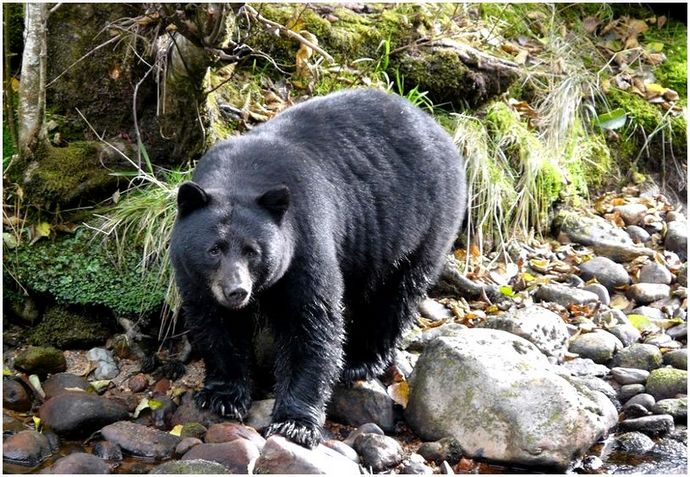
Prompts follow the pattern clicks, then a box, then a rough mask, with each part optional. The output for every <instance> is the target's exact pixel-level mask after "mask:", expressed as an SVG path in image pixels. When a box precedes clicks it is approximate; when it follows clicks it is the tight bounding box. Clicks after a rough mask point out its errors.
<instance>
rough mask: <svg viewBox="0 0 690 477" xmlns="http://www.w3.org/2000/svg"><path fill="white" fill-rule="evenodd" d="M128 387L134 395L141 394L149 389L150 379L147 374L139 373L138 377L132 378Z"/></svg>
mask: <svg viewBox="0 0 690 477" xmlns="http://www.w3.org/2000/svg"><path fill="white" fill-rule="evenodd" d="M127 386H128V387H129V390H130V391H132V392H133V393H140V392H142V391H144V390H146V388H147V387H149V378H148V377H146V375H145V374H143V373H139V374H137V375H136V376H132V377H131V378H129V381H127Z"/></svg>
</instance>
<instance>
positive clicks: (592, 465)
mask: <svg viewBox="0 0 690 477" xmlns="http://www.w3.org/2000/svg"><path fill="white" fill-rule="evenodd" d="M602 467H604V461H603V460H601V459H600V458H599V457H597V456H595V455H588V456H587V457H585V458H584V459H582V470H584V471H585V472H586V473H587V474H598V473H599V471H600V470H601V468H602Z"/></svg>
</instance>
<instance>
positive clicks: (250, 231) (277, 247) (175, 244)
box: [170, 182, 293, 309]
mask: <svg viewBox="0 0 690 477" xmlns="http://www.w3.org/2000/svg"><path fill="white" fill-rule="evenodd" d="M177 208H178V214H177V220H176V222H175V226H174V227H173V233H172V237H171V243H170V257H171V260H172V263H173V267H174V269H175V274H176V278H177V281H178V285H180V288H181V289H182V291H183V293H185V292H188V293H189V292H190V291H191V290H190V288H192V289H196V290H199V288H201V289H203V290H204V291H206V292H210V293H211V294H212V296H213V298H214V299H215V300H216V302H217V303H218V304H220V305H222V306H224V307H226V308H229V309H240V308H243V307H245V306H246V305H247V304H248V303H249V302H250V300H251V298H252V294H255V293H257V292H260V291H261V290H262V289H265V288H267V287H269V286H270V285H272V284H273V283H275V282H276V281H278V280H279V279H280V278H281V277H282V276H283V274H284V273H285V271H286V270H287V268H288V266H289V264H290V260H291V258H292V253H293V241H292V239H291V233H290V227H289V225H286V222H287V221H286V220H285V217H286V215H287V213H288V210H289V208H290V191H289V189H288V188H287V187H286V186H284V185H278V186H275V187H272V188H269V189H267V190H265V191H263V192H262V193H260V194H257V195H254V194H249V195H248V196H240V197H232V196H231V195H229V194H228V193H226V192H224V191H221V190H217V189H204V188H202V187H201V186H200V185H198V184H196V183H194V182H185V183H184V184H182V185H181V186H180V188H179V191H178V195H177ZM182 282H184V285H182ZM192 293H193V292H192Z"/></svg>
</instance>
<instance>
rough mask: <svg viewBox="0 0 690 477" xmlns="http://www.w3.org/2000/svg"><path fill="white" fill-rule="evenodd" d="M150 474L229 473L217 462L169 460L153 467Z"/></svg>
mask: <svg viewBox="0 0 690 477" xmlns="http://www.w3.org/2000/svg"><path fill="white" fill-rule="evenodd" d="M150 473H151V474H186V475H190V474H191V475H194V474H230V473H231V472H230V471H229V470H228V469H227V468H226V467H225V466H224V465H222V464H219V463H218V462H211V461H208V460H201V459H197V460H171V461H169V462H165V463H163V464H161V465H159V466H157V467H155V468H154V469H153V470H152V471H151V472H150Z"/></svg>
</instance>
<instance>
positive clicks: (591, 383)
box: [564, 376, 620, 409]
mask: <svg viewBox="0 0 690 477" xmlns="http://www.w3.org/2000/svg"><path fill="white" fill-rule="evenodd" d="M564 377H565V376H564ZM565 378H566V380H568V381H569V382H570V383H571V384H572V385H573V386H575V387H579V386H584V387H586V388H588V389H590V390H591V391H599V392H600V393H602V394H603V395H604V396H606V397H607V398H609V400H610V401H611V402H612V403H613V405H614V406H616V409H618V408H619V407H620V402H619V401H618V393H617V392H616V390H615V389H613V386H611V385H610V384H609V383H607V382H606V381H604V380H603V379H601V378H597V377H594V376H582V377H580V376H569V377H565Z"/></svg>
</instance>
